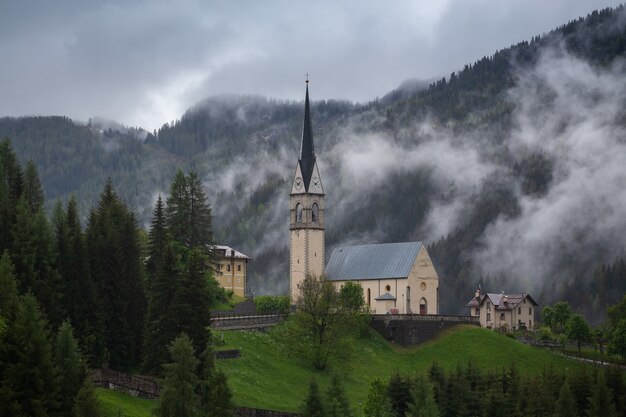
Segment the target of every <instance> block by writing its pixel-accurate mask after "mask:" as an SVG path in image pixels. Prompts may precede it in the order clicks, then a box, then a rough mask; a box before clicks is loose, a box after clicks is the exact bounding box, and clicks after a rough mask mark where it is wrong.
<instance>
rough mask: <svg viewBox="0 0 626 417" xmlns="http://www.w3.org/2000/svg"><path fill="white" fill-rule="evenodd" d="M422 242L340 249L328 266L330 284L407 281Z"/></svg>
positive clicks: (327, 275)
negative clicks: (388, 279)
mask: <svg viewBox="0 0 626 417" xmlns="http://www.w3.org/2000/svg"><path fill="white" fill-rule="evenodd" d="M421 246H422V243H421V242H401V243H381V244H377V245H360V246H348V247H343V248H337V249H335V250H334V251H333V253H332V255H331V256H330V261H329V262H328V265H326V277H327V278H328V279H329V280H331V281H349V280H365V279H387V278H406V277H408V276H409V272H411V268H412V267H413V264H414V263H415V259H416V258H417V253H418V252H419V250H420V248H421Z"/></svg>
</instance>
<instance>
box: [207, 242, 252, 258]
mask: <svg viewBox="0 0 626 417" xmlns="http://www.w3.org/2000/svg"><path fill="white" fill-rule="evenodd" d="M210 248H211V253H212V254H213V255H214V256H217V257H220V258H237V259H247V260H252V258H251V257H249V256H248V255H244V254H243V253H241V252H239V251H237V250H235V249H233V248H231V247H230V246H226V245H211V246H210Z"/></svg>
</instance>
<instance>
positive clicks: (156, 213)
mask: <svg viewBox="0 0 626 417" xmlns="http://www.w3.org/2000/svg"><path fill="white" fill-rule="evenodd" d="M168 245H169V237H168V233H167V226H166V224H165V207H164V206H163V199H162V198H161V195H160V194H159V197H158V198H157V201H156V204H155V206H154V210H152V220H151V222H150V232H149V233H148V261H147V262H146V269H147V272H148V279H149V280H150V282H152V280H153V278H154V274H155V273H156V270H157V268H158V266H159V265H160V264H161V260H162V259H163V255H164V253H165V250H166V248H167V246H168Z"/></svg>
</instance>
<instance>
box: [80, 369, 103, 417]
mask: <svg viewBox="0 0 626 417" xmlns="http://www.w3.org/2000/svg"><path fill="white" fill-rule="evenodd" d="M101 415H102V406H101V405H100V401H98V397H97V395H96V390H95V389H94V387H93V385H92V383H91V381H90V380H89V378H85V381H84V382H83V386H82V387H81V388H80V390H79V391H78V394H77V395H76V401H75V402H74V414H73V416H74V417H100V416H101Z"/></svg>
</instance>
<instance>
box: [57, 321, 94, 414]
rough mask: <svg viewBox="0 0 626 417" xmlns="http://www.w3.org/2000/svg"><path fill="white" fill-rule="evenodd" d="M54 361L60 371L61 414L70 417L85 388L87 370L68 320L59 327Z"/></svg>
mask: <svg viewBox="0 0 626 417" xmlns="http://www.w3.org/2000/svg"><path fill="white" fill-rule="evenodd" d="M54 359H55V362H56V366H57V369H58V370H59V379H58V386H59V401H60V403H61V405H60V407H59V413H60V414H61V415H63V416H68V417H70V416H72V413H73V409H74V402H75V399H76V396H77V395H78V391H79V390H80V389H81V387H82V386H83V381H84V379H85V375H86V368H85V364H84V362H83V359H82V355H81V352H80V349H79V348H78V342H77V340H76V339H75V338H74V330H73V329H72V325H71V324H70V322H69V321H67V320H66V321H64V322H63V323H62V324H61V326H60V327H59V331H58V334H57V337H56V340H55V344H54Z"/></svg>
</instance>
